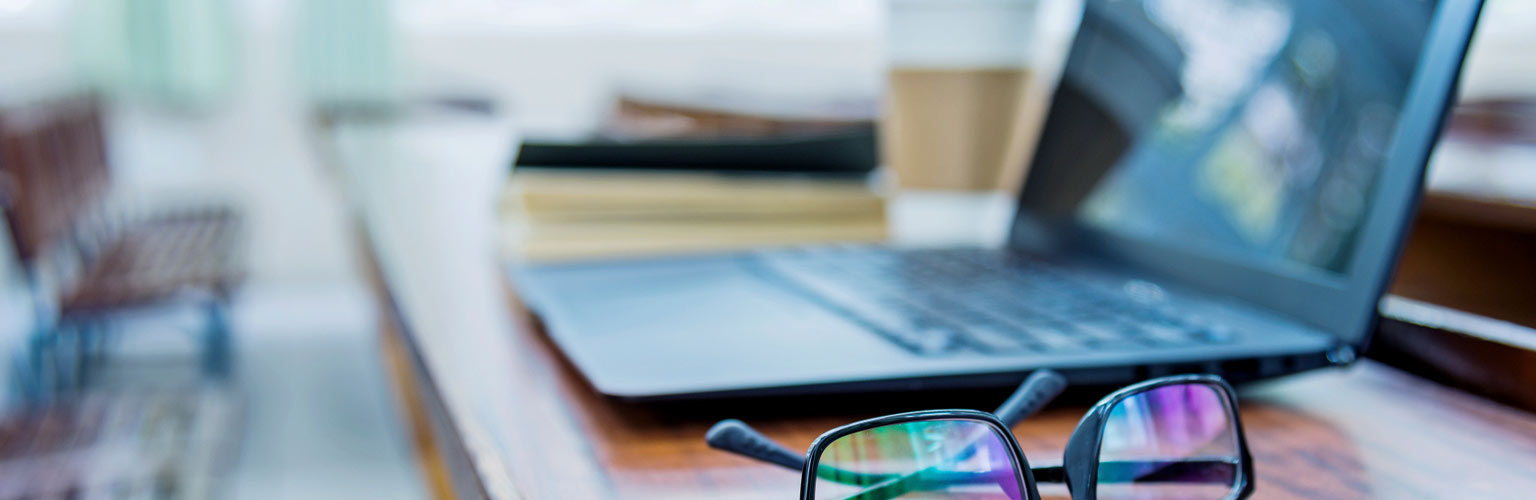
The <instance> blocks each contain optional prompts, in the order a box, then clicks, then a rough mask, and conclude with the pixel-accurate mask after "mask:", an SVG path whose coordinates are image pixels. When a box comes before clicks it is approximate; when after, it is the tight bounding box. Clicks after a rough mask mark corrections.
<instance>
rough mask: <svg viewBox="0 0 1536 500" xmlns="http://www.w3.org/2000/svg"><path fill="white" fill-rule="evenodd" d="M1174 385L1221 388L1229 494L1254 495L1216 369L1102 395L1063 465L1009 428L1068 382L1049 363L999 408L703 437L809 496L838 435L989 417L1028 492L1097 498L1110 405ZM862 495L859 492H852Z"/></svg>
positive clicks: (1233, 403) (1237, 424)
mask: <svg viewBox="0 0 1536 500" xmlns="http://www.w3.org/2000/svg"><path fill="white" fill-rule="evenodd" d="M1170 385H1204V386H1207V387H1210V388H1211V389H1212V390H1214V391H1216V392H1217V393H1218V394H1219V395H1220V396H1221V398H1222V403H1223V409H1224V410H1225V411H1226V412H1227V417H1228V420H1229V421H1230V422H1231V424H1232V432H1233V433H1234V434H1235V436H1234V439H1235V441H1236V444H1237V451H1238V457H1237V458H1238V460H1239V463H1238V464H1237V466H1238V470H1237V471H1236V472H1237V478H1236V483H1235V484H1234V486H1233V488H1232V489H1231V490H1229V491H1230V493H1229V494H1228V495H1227V496H1226V497H1225V498H1224V500H1242V499H1246V498H1248V497H1249V496H1251V495H1252V494H1253V490H1254V486H1255V484H1254V480H1253V478H1254V474H1253V457H1252V455H1251V454H1250V453H1249V451H1248V439H1247V434H1246V433H1245V432H1244V431H1243V424H1242V418H1241V416H1240V413H1239V411H1238V406H1237V393H1236V391H1234V390H1233V389H1232V386H1231V385H1230V384H1228V383H1227V382H1226V381H1225V380H1224V379H1222V378H1221V377H1219V376H1216V375H1172V376H1167V377H1160V378H1157V379H1153V380H1148V381H1145V382H1141V383H1138V384H1134V385H1131V386H1127V387H1125V388H1122V389H1120V390H1118V391H1115V392H1113V393H1111V394H1109V395H1108V396H1105V397H1104V398H1103V399H1101V400H1099V402H1098V403H1096V404H1094V406H1093V408H1090V409H1089V410H1088V413H1087V414H1085V415H1084V416H1083V418H1082V420H1080V421H1079V422H1078V424H1077V427H1076V428H1075V429H1074V430H1073V431H1072V436H1071V437H1070V438H1068V441H1067V448H1066V450H1065V452H1064V453H1063V462H1062V465H1059V466H1046V467H1040V468H1034V467H1031V466H1030V465H1029V461H1028V458H1027V457H1026V456H1025V455H1024V452H1023V449H1022V448H1020V446H1019V443H1018V438H1017V437H1016V436H1014V435H1013V431H1012V429H1011V424H1015V423H1018V422H1019V421H1021V420H1023V419H1024V418H1025V417H1027V416H1029V415H1031V414H1033V413H1035V412H1036V411H1038V410H1039V409H1041V408H1043V407H1044V406H1045V404H1046V403H1048V402H1049V401H1050V399H1051V398H1054V397H1055V396H1056V395H1057V394H1059V393H1060V392H1061V391H1062V390H1063V389H1064V388H1065V386H1066V381H1065V379H1064V378H1062V377H1061V375H1059V374H1056V373H1055V372H1052V371H1050V370H1040V371H1038V372H1036V373H1034V374H1032V375H1031V376H1030V377H1029V378H1028V379H1026V380H1025V381H1024V383H1023V384H1021V385H1020V387H1019V389H1018V390H1016V391H1015V392H1014V394H1013V395H1012V396H1010V397H1009V398H1008V400H1007V401H1006V402H1004V403H1003V405H1002V406H1001V407H1000V408H999V409H998V411H997V413H996V414H994V413H988V412H983V411H976V410H924V411H915V412H907V413H898V414H894V415H886V416H883V417H876V418H872V419H867V420H861V421H858V422H854V423H851V424H847V425H844V426H841V427H838V428H835V429H832V430H830V431H827V432H825V433H823V434H822V435H821V436H819V437H817V438H816V440H815V441H814V442H813V443H812V444H811V447H810V449H809V450H807V451H806V453H805V454H804V455H803V456H802V455H799V454H797V453H794V452H792V451H790V450H789V449H787V448H784V447H783V446H781V445H779V444H777V443H775V442H773V441H772V440H771V439H769V438H767V437H766V436H763V435H762V434H761V433H758V432H757V431H756V430H753V429H752V428H751V427H750V426H747V425H746V424H744V423H742V422H740V421H737V420H725V421H721V422H720V423H718V424H716V425H715V427H714V428H712V429H710V432H709V433H708V435H706V437H705V439H706V441H708V442H709V444H710V446H713V447H715V448H718V449H721V450H724V451H729V452H732V453H736V454H740V455H743V456H746V457H749V458H754V459H757V460H762V461H764V462H768V463H772V464H776V465H780V466H783V467H787V468H790V469H799V470H800V472H801V476H800V478H801V480H800V482H801V487H800V490H801V498H802V500H811V499H812V498H813V496H814V494H815V483H816V480H817V479H818V478H819V476H820V475H819V474H818V472H819V471H818V469H819V467H820V462H821V454H822V453H823V452H825V451H826V448H827V447H828V446H830V445H831V444H832V443H833V442H836V441H837V440H838V439H840V438H843V437H846V436H848V435H849V434H853V433H856V432H860V431H865V430H869V429H874V428H877V427H883V426H889V425H896V424H902V423H909V422H920V421H931V420H971V421H977V422H981V423H984V424H986V425H988V426H990V427H991V429H992V430H993V431H994V432H999V433H1000V435H1001V436H1003V437H1006V438H1007V439H1005V441H1007V442H1008V447H1009V449H1010V453H1012V454H1013V459H1014V461H1015V462H1014V463H1015V464H1017V470H1016V472H1017V474H1018V476H1019V477H1018V479H1019V481H1020V483H1019V484H1020V485H1022V487H1023V489H1022V491H1023V493H1024V496H1025V499H1026V500H1039V499H1040V493H1039V489H1038V486H1037V482H1046V483H1065V485H1066V486H1067V488H1068V490H1069V491H1070V492H1071V495H1072V498H1073V500H1095V499H1096V498H1097V496H1098V471H1099V468H1100V466H1101V465H1102V464H1101V463H1100V453H1101V449H1100V448H1101V447H1102V445H1103V440H1104V430H1105V427H1106V424H1107V421H1108V417H1109V414H1110V412H1111V411H1113V410H1114V408H1115V407H1116V406H1118V405H1119V404H1120V403H1121V402H1122V401H1124V400H1125V399H1126V398H1129V397H1131V396H1134V395H1138V394H1141V393H1144V392H1148V391H1151V390H1153V389H1157V388H1159V387H1165V386H1170ZM851 475H852V476H860V475H862V474H851ZM864 480H865V481H869V482H878V481H880V480H882V478H880V477H874V478H865V479H864ZM1076 485H1081V486H1080V487H1077V486H1076ZM862 497H863V494H862V493H861V494H860V495H857V496H855V497H854V498H862ZM874 498H885V497H874Z"/></svg>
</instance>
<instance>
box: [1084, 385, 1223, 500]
mask: <svg viewBox="0 0 1536 500" xmlns="http://www.w3.org/2000/svg"><path fill="white" fill-rule="evenodd" d="M1232 408H1233V405H1232V404H1231V402H1230V401H1228V399H1227V396H1226V392H1225V391H1219V390H1217V388H1216V387H1213V386H1210V385H1206V384H1181V385H1165V386H1161V387H1156V388H1152V389H1149V390H1147V391H1145V392H1141V393H1138V394H1135V395H1132V396H1130V397H1127V398H1125V399H1122V400H1120V401H1119V402H1118V403H1116V404H1115V406H1114V407H1113V408H1111V409H1110V412H1109V419H1108V420H1107V421H1106V422H1105V425H1104V436H1103V444H1101V445H1100V449H1099V470H1098V485H1097V488H1096V489H1097V491H1098V495H1097V497H1098V499H1100V500H1222V499H1225V498H1229V497H1231V496H1232V495H1234V494H1235V493H1236V490H1237V487H1238V474H1239V468H1240V463H1239V460H1240V455H1239V452H1238V446H1237V429H1236V426H1234V425H1233V422H1232V417H1231V414H1232Z"/></svg>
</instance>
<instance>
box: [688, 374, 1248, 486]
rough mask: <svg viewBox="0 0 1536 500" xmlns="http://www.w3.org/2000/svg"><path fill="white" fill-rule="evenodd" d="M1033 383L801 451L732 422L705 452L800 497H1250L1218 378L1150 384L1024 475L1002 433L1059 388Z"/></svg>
mask: <svg viewBox="0 0 1536 500" xmlns="http://www.w3.org/2000/svg"><path fill="white" fill-rule="evenodd" d="M1066 385H1067V383H1066V379H1065V378H1063V377H1062V376H1061V375H1059V374H1057V373H1055V372H1052V371H1050V370H1041V371H1038V372H1036V373H1034V374H1032V375H1030V377H1029V378H1028V379H1026V380H1025V381H1024V383H1023V384H1021V385H1020V386H1019V389H1018V390H1016V391H1014V393H1013V395H1012V396H1010V397H1009V398H1008V400H1007V401H1005V402H1004V403H1003V405H1002V406H1001V407H999V408H998V410H997V412H996V413H987V412H981V411H974V410H928V411H916V412H910V413H899V414H895V415H887V416H884V417H878V418H872V419H869V420H864V421H861V422H855V423H852V424H848V425H845V426H842V427H838V428H836V429H833V430H831V431H827V432H826V433H825V434H822V435H821V437H818V438H816V441H815V442H814V443H812V444H811V448H810V450H809V451H808V452H807V453H806V454H805V455H803V456H802V455H800V454H798V453H795V452H793V451H790V450H789V449H788V448H785V447H784V446H782V445H780V444H778V443H775V442H773V440H771V439H769V438H768V437H767V436H764V435H762V434H761V433H759V432H757V431H756V430H755V429H752V428H751V427H749V426H747V424H745V423H742V422H741V421H739V420H724V421H721V422H720V423H717V424H715V426H714V427H712V428H710V430H709V433H708V434H707V435H706V436H705V440H706V441H707V442H708V443H709V445H710V446H712V447H714V448H717V449H721V450H725V451H728V452H731V453H736V454H739V455H743V456H746V457H749V458H753V459H756V460H761V461H764V462H768V463H771V464H775V465H779V466H783V467H786V468H789V469H795V470H800V471H801V476H800V498H801V500H826V499H844V500H893V499H898V498H922V499H946V500H947V499H1007V500H1040V492H1039V490H1038V489H1037V487H1036V481H1039V482H1043V483H1065V484H1066V486H1067V489H1068V490H1069V491H1070V492H1071V494H1072V498H1073V500H1099V499H1103V500H1237V499H1244V498H1248V496H1249V495H1251V494H1252V493H1253V460H1252V459H1251V458H1250V457H1249V455H1248V443H1247V439H1246V438H1245V437H1244V436H1243V426H1242V423H1241V422H1240V421H1239V419H1238V412H1237V398H1236V397H1235V396H1234V394H1233V392H1232V387H1231V386H1230V385H1228V384H1227V382H1226V381H1225V380H1222V379H1221V377H1218V376H1215V375H1176V376H1171V377H1163V378H1159V379H1154V380H1149V381H1146V382H1142V383H1139V384H1136V385H1132V386H1130V387H1126V388H1124V389H1121V390H1119V391H1116V392H1114V393H1113V394H1110V395H1109V396H1106V397H1105V398H1104V399H1103V400H1100V401H1099V402H1098V404H1096V405H1094V406H1093V408H1092V409H1090V410H1089V411H1088V414H1087V415H1085V416H1084V417H1083V419H1082V421H1081V422H1079V423H1078V424H1077V429H1076V430H1074V431H1073V432H1072V437H1071V438H1070V439H1069V440H1068V441H1067V449H1066V452H1065V454H1064V459H1063V460H1062V465H1060V466H1045V467H1035V468H1031V467H1030V465H1029V462H1028V461H1027V460H1025V457H1024V452H1023V450H1021V449H1020V448H1019V443H1018V441H1017V440H1016V439H1015V438H1014V437H1013V432H1012V431H1011V430H1010V429H1011V428H1012V427H1013V425H1014V424H1016V423H1018V422H1019V421H1021V420H1023V419H1024V418H1026V417H1028V416H1030V415H1033V414H1034V413H1036V412H1038V411H1039V410H1040V409H1042V408H1044V407H1045V405H1046V404H1047V403H1049V402H1050V400H1051V399H1053V398H1055V397H1056V395H1058V394H1060V393H1061V391H1062V390H1064V389H1065V388H1066Z"/></svg>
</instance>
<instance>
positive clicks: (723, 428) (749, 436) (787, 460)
mask: <svg viewBox="0 0 1536 500" xmlns="http://www.w3.org/2000/svg"><path fill="white" fill-rule="evenodd" d="M704 442H706V443H709V446H710V447H711V448H714V449H717V450H721V451H728V452H731V453H735V454H737V455H741V456H744V457H747V458H752V459H756V460H760V461H763V462H768V463H770V464H774V465H778V466H780V467H784V468H786V469H791V470H797V471H798V470H803V469H805V454H804V453H796V452H794V451H791V450H790V449H789V448H785V447H784V445H782V444H779V443H776V442H774V441H773V440H772V439H769V438H768V436H764V435H763V433H761V432H757V429H753V428H752V426H750V425H747V423H746V422H742V421H740V420H736V419H734V418H732V419H727V420H721V421H720V422H719V423H716V424H715V425H714V427H710V428H709V432H707V433H705V434H704Z"/></svg>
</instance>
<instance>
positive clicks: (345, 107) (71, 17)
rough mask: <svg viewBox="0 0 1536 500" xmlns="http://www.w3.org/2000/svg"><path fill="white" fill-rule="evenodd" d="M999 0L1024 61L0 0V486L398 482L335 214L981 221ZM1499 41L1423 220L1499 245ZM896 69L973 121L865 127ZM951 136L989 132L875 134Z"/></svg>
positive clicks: (1504, 68)
mask: <svg viewBox="0 0 1536 500" xmlns="http://www.w3.org/2000/svg"><path fill="white" fill-rule="evenodd" d="M1025 3H1027V4H1029V5H1030V9H1031V10H1030V11H1029V13H1028V15H1026V16H1023V17H1020V18H1019V19H1020V21H1019V22H1021V23H1027V24H1028V25H1029V26H1032V27H1034V28H1035V29H1031V30H1028V31H1027V32H1024V33H1026V34H1027V35H1028V38H1027V39H1026V40H1024V42H1025V43H1024V44H1023V45H1020V46H1021V47H1025V48H1026V50H1024V52H1020V53H1017V54H1014V53H1008V54H1002V55H996V56H995V57H1000V58H1003V59H1006V60H1007V61H1009V64H1014V63H1017V64H1018V65H1019V66H1020V67H1021V68H1026V69H1027V71H1025V72H1023V73H1018V72H1014V73H1007V72H1004V73H997V74H985V75H963V76H959V77H955V76H952V75H951V76H940V77H935V76H934V75H931V74H922V73H921V72H912V73H903V72H902V69H903V64H906V63H907V62H908V58H913V59H918V60H920V59H922V58H923V57H925V56H924V55H923V54H922V53H921V52H922V50H921V49H920V48H919V49H910V48H907V47H905V46H903V45H902V44H901V43H898V41H897V40H893V39H891V37H892V36H893V35H892V34H893V33H896V34H900V33H902V32H901V31H900V30H901V28H900V26H901V24H900V22H899V20H898V19H893V18H891V16H890V14H889V13H890V11H889V9H888V8H887V7H888V5H887V3H886V2H883V1H881V0H648V1H634V0H436V1H425V0H306V1H286V0H0V166H3V176H0V201H3V203H0V210H3V211H4V215H5V217H4V218H3V219H0V224H4V225H5V227H4V231H0V241H3V243H4V244H0V366H3V368H4V370H3V371H0V380H3V381H4V382H5V383H4V385H3V386H0V387H3V390H4V392H3V394H0V415H4V417H0V499H10V498H78V497H81V496H93V497H94V495H101V496H114V497H133V498H140V497H143V498H149V497H155V498H324V497H334V496H335V495H336V494H338V493H339V492H344V494H346V495H347V496H349V497H361V496H368V497H371V498H401V499H407V498H424V497H426V496H428V492H429V487H428V485H427V480H426V479H424V476H423V475H422V474H421V472H420V470H419V464H418V463H417V458H416V455H415V451H414V450H415V448H414V445H413V443H412V434H411V432H410V429H409V428H408V426H407V425H406V423H405V422H406V418H405V417H404V416H403V415H404V412H406V411H408V409H407V408H404V407H405V406H407V405H406V402H404V401H402V399H401V397H400V396H398V395H397V393H396V392H394V391H392V390H391V386H390V379H389V375H388V369H389V368H388V366H387V365H386V364H385V361H384V360H383V359H382V358H381V357H380V356H379V354H378V353H379V349H380V347H379V342H380V341H379V338H378V334H377V332H378V329H379V325H378V321H379V319H378V318H379V314H378V313H379V310H380V308H381V307H385V306H386V305H387V304H385V303H384V302H382V301H381V300H379V299H378V295H377V294H376V293H374V292H375V291H376V289H377V285H378V283H377V278H376V277H375V276H372V275H371V274H372V273H373V272H374V270H376V269H378V265H377V263H376V262H374V260H375V259H380V258H382V259H383V260H385V261H394V260H401V259H404V260H407V261H409V260H411V256H412V255H418V254H411V253H409V252H410V251H412V250H400V252H406V253H404V254H395V255H383V256H382V257H381V256H380V255H377V254H378V253H379V250H370V249H369V246H370V245H369V242H370V241H372V240H370V238H397V239H399V238H404V239H410V238H411V237H412V236H413V235H414V236H417V237H423V236H421V234H422V233H418V232H416V231H419V230H423V229H422V228H423V227H427V226H434V225H435V226H439V227H438V230H442V231H457V232H458V233H459V235H460V236H461V237H469V238H472V239H471V240H469V241H474V242H477V243H483V246H484V249H485V251H486V252H488V255H487V257H488V258H495V259H500V260H519V259H531V260H557V259H573V258H593V257H604V256H612V255H631V254H666V253H673V252H686V251H698V250H709V249H728V248H743V247H751V246H757V245H775V244H788V243H804V242H823V241H897V242H902V243H913V244H952V243H964V244H980V245H998V244H1000V243H1001V242H1002V239H1003V238H1004V235H1005V232H1006V227H1007V224H1008V219H1007V218H1008V215H1009V212H1008V210H1010V209H1011V208H1012V207H1011V206H1010V204H1009V200H1010V194H1009V193H1011V192H1013V191H1015V190H1016V189H1017V187H1018V186H1017V184H1018V182H1019V179H1021V178H1022V174H1023V168H1024V167H1023V165H1024V163H1025V159H1026V158H1028V154H1029V151H1030V147H1031V145H1030V140H1031V139H1029V138H1030V137H1032V135H1031V134H1032V132H1033V130H1034V128H1033V127H1037V126H1038V124H1037V123H1035V122H1034V121H1035V120H1038V118H1039V116H1042V114H1043V109H1041V104H1042V103H1043V99H1045V97H1046V96H1047V95H1048V94H1049V91H1050V88H1051V86H1052V85H1053V79H1054V78H1055V76H1054V73H1053V72H1054V71H1059V70H1058V69H1056V68H1055V66H1053V65H1059V64H1060V60H1061V58H1062V56H1063V54H1064V51H1065V47H1066V42H1067V40H1068V37H1070V35H1071V33H1072V31H1073V29H1074V26H1073V24H1072V23H1073V22H1074V21H1075V19H1074V18H1073V13H1074V12H1075V11H1074V2H1073V1H1072V0H1039V2H1025ZM1196 3H1198V2H1196ZM1532 49H1536V3H1532V2H1528V1H1524V0H1489V3H1488V7H1487V10H1486V12H1485V14H1484V22H1483V24H1482V25H1481V26H1480V27H1479V31H1478V34H1477V38H1476V40H1475V42H1474V48H1473V52H1472V56H1471V59H1470V60H1469V62H1468V66H1467V68H1466V71H1465V73H1464V77H1463V84H1462V88H1461V91H1462V96H1461V104H1460V105H1459V107H1458V109H1457V112H1456V116H1455V118H1454V119H1453V123H1452V128H1451V130H1450V132H1449V133H1448V134H1447V136H1446V137H1445V139H1443V142H1442V146H1441V147H1440V148H1439V151H1438V153H1437V157H1436V159H1435V161H1434V163H1433V166H1432V169H1431V174H1430V186H1429V189H1430V190H1431V192H1432V196H1431V198H1430V199H1429V200H1428V201H1427V202H1426V205H1425V210H1426V211H1429V212H1430V213H1432V214H1433V215H1435V216H1436V217H1438V218H1437V219H1435V220H1438V221H1441V222H1440V223H1441V224H1442V225H1441V226H1436V227H1435V228H1432V230H1434V231H1442V232H1447V231H1449V232H1450V233H1444V234H1459V233H1455V231H1461V230H1463V229H1464V228H1465V227H1472V228H1474V229H1472V231H1474V232H1477V233H1478V234H1485V233H1487V232H1488V231H1492V232H1493V233H1492V234H1493V236H1488V237H1489V238H1494V239H1496V240H1497V241H1500V242H1505V243H1508V244H1513V245H1529V244H1530V243H1531V241H1532V237H1531V235H1532V234H1533V233H1536V223H1533V222H1532V220H1533V218H1532V217H1531V215H1530V211H1531V210H1536V59H1533V58H1531V57H1530V55H1529V53H1530V52H1531V50H1532ZM909 50H910V51H912V52H911V53H908V52H905V51H909ZM988 57H993V56H988ZM913 64H914V65H921V61H919V63H913ZM1020 75H1022V76H1020ZM935 93H936V94H935ZM932 95H940V96H948V97H946V98H949V99H984V100H988V101H998V100H1004V101H1006V102H1009V103H1013V104H1012V106H1013V107H1007V108H1005V110H1006V111H1008V112H1007V113H1005V114H1006V115H1007V116H1006V117H1002V118H999V117H995V116H984V115H977V116H966V117H962V118H961V120H980V121H978V122H977V123H992V124H993V125H996V126H993V127H990V128H998V129H1001V130H1004V131H1007V132H1008V133H1007V134H1004V135H1003V136H999V137H981V138H978V139H972V140H975V141H980V142H976V143H966V142H955V141H951V142H949V143H946V142H943V141H942V140H941V141H936V142H932V143H922V144H917V145H915V146H913V148H916V149H912V150H902V151H891V150H880V149H879V147H878V146H877V144H878V141H877V140H876V138H877V137H902V135H891V134H920V133H923V132H922V131H915V130H914V129H913V128H912V127H913V125H911V124H912V123H918V122H919V121H920V119H921V118H923V117H933V116H939V115H935V114H934V113H946V112H950V111H949V110H945V109H938V108H935V107H934V106H932V105H931V102H933V100H934V99H937V98H935V97H931V96H932ZM914 96H916V97H914ZM924 96H929V97H924ZM946 102H948V101H946ZM892 116H899V117H906V118H904V119H906V120H909V121H908V122H895V121H893V119H892V118H891V117H892ZM882 117H884V121H882ZM914 117H915V118H914ZM987 120H992V121H993V122H987ZM999 120H1000V121H999ZM994 122H995V123H994ZM877 124H878V126H877ZM956 141H958V140H956ZM890 142H892V141H887V143H890ZM956 148H966V149H968V150H983V151H989V153H987V155H983V156H979V157H975V158H970V157H967V158H966V159H964V160H963V161H962V163H964V164H965V167H964V168H963V169H961V170H960V171H929V170H925V169H923V168H920V167H913V166H910V165H908V166H904V164H903V163H902V161H906V160H899V159H898V160H894V161H893V160H892V159H893V158H922V157H924V155H946V154H953V153H951V152H948V151H952V150H954V149H956ZM913 163H917V162H915V161H914V162H913ZM514 164H517V165H519V166H518V168H517V169H515V170H514V169H513V165H514ZM615 164H623V165H626V166H629V167H632V168H625V169H621V170H615V169H609V168H599V167H602V166H611V165H615ZM514 172H515V173H514ZM722 172H735V173H737V174H739V173H740V172H752V173H753V174H754V175H734V174H733V175H725V174H722ZM763 172H769V174H765V175H756V174H761V173H763ZM957 172H958V173H957ZM424 185H437V186H438V187H439V188H441V189H442V190H447V191H448V192H453V193H458V195H456V196H451V197H447V198H422V197H420V196H418V195H417V194H415V193H416V192H417V191H418V189H416V188H420V187H421V186H424ZM413 197H414V198H413ZM701 214H704V215H707V216H701ZM445 220H447V221H449V222H446V223H445V222H444V221H445ZM464 235H470V236H464ZM1435 241H1445V239H1444V238H1442V239H1437V240H1435ZM1505 243H1500V244H1501V245H1503V244H1505ZM1426 248H1427V249H1426ZM1512 248H1514V249H1508V250H1501V251H1508V252H1510V253H1512V254H1513V255H1522V254H1521V253H1520V252H1521V250H1518V249H1519V248H1529V247H1520V246H1515V247H1512ZM422 251H427V250H422ZM1456 251H1460V250H1457V249H1448V248H1444V247H1441V246H1431V247H1423V246H1422V245H1421V250H1418V251H1417V253H1416V250H1414V248H1412V247H1411V248H1410V250H1409V252H1408V256H1407V260H1406V261H1405V271H1404V274H1403V276H1402V278H1401V279H1400V281H1399V285H1398V288H1397V292H1398V293H1400V294H1403V295H1405V296H1409V297H1415V298H1421V299H1424V300H1438V301H1450V302H1455V301H1457V300H1466V301H1467V302H1468V303H1474V302H1475V303H1487V301H1476V300H1472V299H1473V298H1475V297H1474V296H1476V295H1478V294H1491V293H1495V292H1500V291H1499V290H1492V291H1490V290H1486V289H1474V288H1475V287H1472V286H1470V285H1469V286H1468V287H1466V289H1460V288H1446V287H1445V286H1442V285H1441V282H1439V281H1435V280H1434V278H1435V274H1436V273H1446V272H1449V271H1446V270H1445V266H1444V263H1443V261H1442V260H1437V259H1438V258H1437V257H1436V256H1443V255H1447V253H1446V252H1456ZM490 252H494V254H493V255H491V254H490ZM385 253H388V252H387V251H386V252H385ZM419 255H428V254H419ZM433 255H435V254H433ZM1523 255H1525V256H1529V255H1531V254H1530V253H1523ZM386 267H387V265H386ZM1526 269H1529V267H1527V268H1526ZM1431 282H1433V283H1435V286H1430V285H1429V284H1430V283H1431ZM427 290H428V291H427V292H423V293H452V292H451V291H444V290H436V289H431V287H427ZM1502 292H1505V293H1510V294H1513V295H1512V298H1505V299H1501V300H1503V302H1504V303H1505V304H1515V305H1517V303H1518V302H1519V301H1520V300H1523V298H1528V294H1524V295H1522V294H1521V293H1520V292H1519V291H1518V290H1502ZM1470 307H1476V306H1470ZM1514 309H1518V307H1516V308H1514ZM1495 312H1497V311H1487V313H1489V314H1493V313H1495ZM1504 319H1507V320H1510V321H1514V322H1517V323H1521V324H1525V325H1527V326H1536V316H1531V315H1530V313H1529V312H1528V311H1527V312H1526V313H1525V315H1524V316H1518V317H1509V318H1504ZM88 493H89V495H88Z"/></svg>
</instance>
